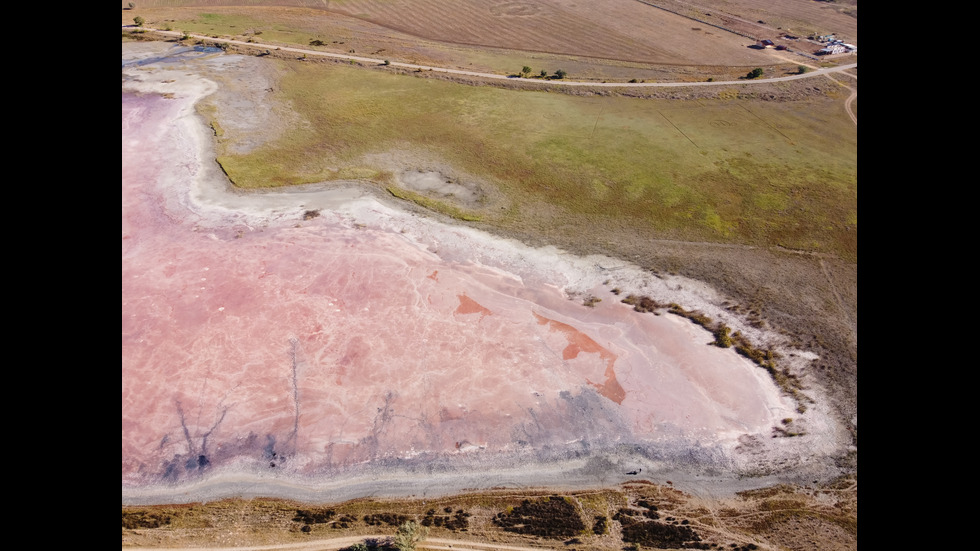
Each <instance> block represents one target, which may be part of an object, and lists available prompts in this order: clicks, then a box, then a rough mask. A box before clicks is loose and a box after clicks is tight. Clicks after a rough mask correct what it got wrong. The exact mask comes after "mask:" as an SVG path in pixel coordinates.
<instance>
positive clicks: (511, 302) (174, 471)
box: [122, 95, 782, 483]
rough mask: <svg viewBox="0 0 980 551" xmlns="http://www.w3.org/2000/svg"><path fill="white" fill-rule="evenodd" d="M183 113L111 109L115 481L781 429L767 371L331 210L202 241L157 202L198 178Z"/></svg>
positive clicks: (638, 317)
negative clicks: (117, 200) (118, 135)
mask: <svg viewBox="0 0 980 551" xmlns="http://www.w3.org/2000/svg"><path fill="white" fill-rule="evenodd" d="M182 101H183V102H184V103H182ZM185 104H186V101H184V100H165V99H162V98H160V97H157V96H141V97H136V96H129V95H124V96H123V117H122V118H123V132H122V134H123V155H122V158H123V166H122V168H123V170H122V206H123V209H122V256H123V262H122V444H123V445H122V474H123V481H124V483H147V482H154V481H157V480H161V479H177V478H180V477H181V476H183V475H185V474H188V473H190V474H193V473H195V472H198V471H201V470H202V469H205V468H207V467H209V466H212V465H221V464H227V463H230V462H234V461H240V460H242V459H245V460H247V461H250V462H252V463H254V464H262V465H265V464H268V468H270V469H287V470H291V471H292V472H297V473H301V472H313V471H316V470H322V469H323V468H325V467H330V466H341V465H350V464H356V463H360V462H364V461H370V460H377V459H380V458H391V457H400V458H406V457H422V458H424V457H433V456H437V455H450V456H451V455H454V454H466V453H477V454H493V453H507V452H511V451H515V450H521V449H528V448H534V449H537V448H541V447H548V446H551V447H556V446H557V447H562V446H565V447H568V448H570V449H571V448H576V447H578V446H583V445H590V446H593V447H594V446H599V447H601V446H611V445H615V444H616V443H623V442H643V443H648V444H650V445H656V444H657V443H663V444H664V445H669V444H670V443H672V442H681V441H683V442H685V443H687V442H697V443H699V444H702V443H703V444H704V445H713V444H716V443H724V442H731V441H734V440H735V439H736V438H737V437H738V436H739V435H742V434H766V433H767V432H768V431H769V430H770V428H771V426H772V425H773V424H774V423H775V419H777V418H778V416H779V415H780V413H781V412H779V411H777V410H778V408H780V407H782V402H781V401H780V399H779V397H778V394H777V393H776V392H775V389H774V388H773V386H772V384H771V382H770V381H768V379H767V378H766V376H765V374H764V372H762V370H760V369H758V368H756V367H754V366H752V365H751V364H749V363H748V362H747V361H745V360H744V359H742V358H740V357H738V356H737V355H736V354H734V353H733V352H732V351H731V350H722V349H718V348H715V347H712V346H706V345H705V343H707V342H709V341H711V336H710V335H709V334H708V333H707V332H706V331H704V330H702V329H700V328H698V327H696V326H693V325H692V324H690V323H689V322H687V321H685V320H682V319H679V318H676V317H674V316H667V315H665V316H653V315H650V314H639V313H636V312H633V311H632V309H630V308H629V307H628V306H626V305H623V304H620V303H618V301H617V300H616V299H615V297H614V296H613V295H612V294H610V293H608V291H603V290H602V289H597V290H596V291H595V292H596V293H597V294H598V293H602V292H605V295H602V297H603V298H604V300H603V301H602V302H601V303H599V304H598V305H597V306H596V307H595V308H589V307H586V306H583V305H582V304H581V302H580V301H573V300H569V299H568V298H567V297H565V296H564V295H563V294H562V293H561V292H560V291H559V289H558V288H557V287H555V286H551V285H532V284H530V283H525V282H524V281H526V278H525V280H522V279H520V278H518V277H516V276H514V275H513V274H510V273H508V272H507V271H506V270H504V269H502V268H498V267H492V266H484V265H480V264H477V263H473V262H468V261H465V260H463V261H459V260H457V261H448V260H444V259H443V258H441V257H440V256H439V255H438V254H436V253H435V252H432V251H430V250H428V249H426V248H425V247H424V246H422V245H419V244H417V243H414V242H412V241H411V240H410V239H409V238H408V237H406V236H405V235H402V234H400V233H397V232H394V231H387V230H383V229H381V228H380V227H372V226H365V227H358V226H354V225H352V224H350V223H349V221H347V220H346V219H345V218H344V217H342V216H340V215H336V214H333V213H330V212H324V213H323V214H322V216H320V217H317V218H314V219H312V220H302V219H301V218H297V219H295V220H292V221H290V222H289V223H288V224H270V225H268V226H266V227H264V228H261V229H256V228H252V230H254V231H241V228H240V227H220V226H218V227H213V225H211V226H209V225H208V224H204V223H202V218H201V215H200V214H198V213H193V212H190V211H182V210H181V209H180V208H178V207H175V206H174V202H173V201H171V200H170V199H168V197H170V196H172V195H173V194H174V193H175V191H174V190H176V189H179V188H180V187H181V186H186V185H188V183H187V182H186V181H185V180H187V179H190V178H193V177H194V175H195V174H196V170H197V169H196V166H195V163H199V161H197V160H196V157H195V155H196V154H197V152H196V151H195V150H194V148H193V146H192V144H190V143H189V142H186V141H182V140H179V139H178V140H175V139H174V138H175V134H174V133H175V132H176V130H175V126H174V119H175V118H177V117H178V114H179V112H180V109H181V108H182V107H186V105H185ZM205 222H206V221H205Z"/></svg>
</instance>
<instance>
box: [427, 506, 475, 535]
mask: <svg viewBox="0 0 980 551" xmlns="http://www.w3.org/2000/svg"><path fill="white" fill-rule="evenodd" d="M444 511H445V512H447V513H451V512H452V508H451V507H446V508H445V509H444ZM469 517H470V514H469V513H467V512H466V511H463V510H462V509H458V510H457V511H456V513H455V514H453V515H452V516H449V515H436V510H435V509H429V510H428V511H426V512H425V517H424V518H423V519H422V522H421V523H420V524H422V526H426V527H429V526H438V527H440V528H445V529H447V530H452V531H453V532H466V531H467V530H468V529H469V527H470V521H469Z"/></svg>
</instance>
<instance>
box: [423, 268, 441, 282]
mask: <svg viewBox="0 0 980 551" xmlns="http://www.w3.org/2000/svg"><path fill="white" fill-rule="evenodd" d="M425 277H427V278H429V279H431V280H433V281H439V270H435V271H433V272H432V273H431V274H429V275H427V276H425Z"/></svg>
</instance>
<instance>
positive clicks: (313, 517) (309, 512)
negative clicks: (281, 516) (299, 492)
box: [293, 509, 337, 525]
mask: <svg viewBox="0 0 980 551" xmlns="http://www.w3.org/2000/svg"><path fill="white" fill-rule="evenodd" d="M336 514H337V512H336V511H334V510H333V509H296V516H294V517H293V521H294V522H302V523H303V524H307V525H309V524H326V523H327V522H329V521H330V519H332V518H333V516H334V515H336Z"/></svg>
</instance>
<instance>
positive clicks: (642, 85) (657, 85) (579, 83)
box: [122, 25, 857, 88]
mask: <svg viewBox="0 0 980 551" xmlns="http://www.w3.org/2000/svg"><path fill="white" fill-rule="evenodd" d="M122 28H123V30H127V29H128V30H130V31H135V30H136V27H135V26H133V25H123V26H122ZM143 29H144V30H146V31H152V32H155V33H159V34H162V35H166V36H173V37H177V38H179V37H181V36H184V33H182V32H177V31H164V30H159V29H151V28H148V27H144V28H143ZM187 36H189V37H190V38H197V39H200V40H208V41H211V42H216V43H222V44H234V45H236V46H242V47H245V48H254V49H259V50H261V49H271V48H275V49H276V50H277V51H280V52H293V53H296V54H300V55H306V56H319V57H329V58H334V59H343V60H348V61H358V62H361V63H369V64H374V65H383V64H384V63H385V61H386V60H383V59H377V58H373V57H361V56H356V55H350V54H335V53H330V52H321V51H317V50H306V49H303V48H292V47H288V46H272V45H268V44H261V43H259V42H245V41H243V40H234V39H230V38H212V37H209V36H203V35H196V34H188V35H187ZM388 65H389V66H390V67H396V68H400V69H412V70H416V71H417V70H421V71H433V72H439V73H448V74H452V75H462V76H470V77H480V78H490V79H496V80H506V81H511V82H522V83H529V84H542V85H549V86H595V87H603V88H614V87H618V88H668V87H689V86H731V85H732V84H762V83H770V82H784V81H788V80H798V79H801V78H812V77H817V76H822V75H829V74H831V73H843V72H844V71H847V70H848V69H853V68H855V67H857V63H849V64H847V65H840V66H837V67H826V68H822V69H814V70H813V71H809V72H806V73H803V74H798V75H789V76H784V77H774V78H765V79H754V80H724V81H713V82H589V81H581V80H542V79H540V78H521V77H515V76H510V75H499V74H495V73H480V72H477V71H464V70H461V69H448V68H445V67H432V66H429V65H415V64H412V63H400V62H397V61H391V62H388ZM844 74H847V73H844ZM848 76H852V75H848Z"/></svg>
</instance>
